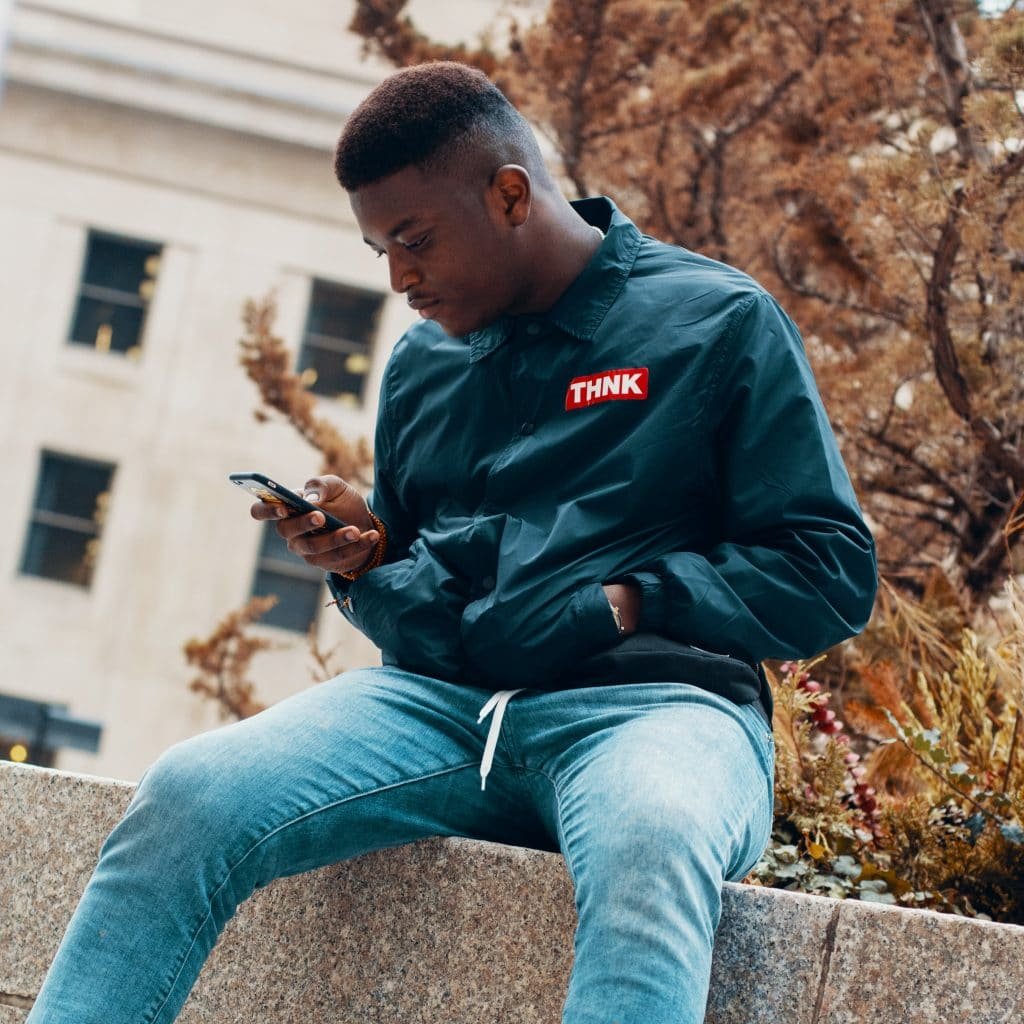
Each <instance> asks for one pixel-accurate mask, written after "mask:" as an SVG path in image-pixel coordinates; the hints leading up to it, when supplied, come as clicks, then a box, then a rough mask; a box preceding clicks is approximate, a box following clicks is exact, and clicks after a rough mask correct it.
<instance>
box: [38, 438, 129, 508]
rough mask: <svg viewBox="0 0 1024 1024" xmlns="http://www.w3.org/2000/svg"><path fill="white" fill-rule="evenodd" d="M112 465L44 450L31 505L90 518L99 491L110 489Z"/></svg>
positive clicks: (104, 491) (98, 496)
mask: <svg viewBox="0 0 1024 1024" xmlns="http://www.w3.org/2000/svg"><path fill="white" fill-rule="evenodd" d="M112 474H113V467H112V466H110V465H107V464H106V463H102V462H89V461H87V460H86V459H75V458H68V457H66V456H63V455H55V454H52V453H50V452H44V453H43V458H42V465H41V467H40V471H39V486H38V489H37V491H36V501H35V507H36V508H37V509H42V510H45V511H47V512H62V513H63V514H64V515H68V516H79V517H80V518H82V519H89V520H91V519H93V517H94V516H95V514H96V506H97V503H98V502H99V499H100V495H102V494H105V493H106V492H107V491H108V490H109V489H110V478H111V476H112Z"/></svg>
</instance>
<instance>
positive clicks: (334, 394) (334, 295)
mask: <svg viewBox="0 0 1024 1024" xmlns="http://www.w3.org/2000/svg"><path fill="white" fill-rule="evenodd" d="M383 302H384V299H383V297H382V296H381V295H378V294H376V293H374V292H364V291H360V290H358V289H355V288H347V287H345V286H344V285H340V284H332V283H331V282H329V281H314V282H313V289H312V293H311V296H310V301H309V314H308V316H307V318H306V334H305V337H304V339H303V343H302V350H301V352H300V353H299V372H300V374H301V375H302V378H303V381H304V383H305V384H306V386H307V387H308V388H309V389H310V390H311V391H313V392H314V393H315V394H318V395H326V396H328V397H331V398H342V399H345V400H349V401H351V402H353V403H356V404H358V403H359V402H361V401H362V399H363V392H364V390H365V384H366V375H367V374H368V373H369V372H370V350H371V347H372V345H373V336H374V333H375V332H376V330H377V320H378V318H379V316H380V310H381V307H382V305H383Z"/></svg>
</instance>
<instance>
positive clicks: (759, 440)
mask: <svg viewBox="0 0 1024 1024" xmlns="http://www.w3.org/2000/svg"><path fill="white" fill-rule="evenodd" d="M718 345H719V348H720V351H719V353H718V355H717V358H716V360H715V362H714V364H713V366H714V369H713V374H712V380H711V383H710V386H709V389H708V393H707V407H706V409H705V417H704V421H705V422H706V423H708V424H709V433H708V436H707V437H706V443H708V444H710V445H712V446H713V450H714V453H715V461H716V467H717V476H718V483H719V495H718V502H719V505H720V508H721V523H722V527H721V530H720V533H719V537H720V540H719V542H718V543H716V544H714V546H712V547H710V549H708V550H704V551H700V552H696V551H678V552H672V553H668V554H665V555H663V556H661V557H658V558H656V559H654V560H652V561H650V562H649V563H647V564H645V565H643V566H641V567H639V570H638V571H636V572H633V573H630V574H627V575H625V576H621V577H619V579H620V580H625V581H630V582H633V583H636V584H638V585H639V586H640V588H641V591H642V607H641V618H640V624H639V629H640V630H642V631H646V632H653V633H660V634H662V635H665V636H669V637H671V638H673V639H677V640H681V641H683V642H685V643H694V644H697V645H699V646H702V647H708V648H710V649H712V650H716V651H719V652H722V653H728V654H736V655H740V656H744V657H746V658H749V659H750V660H752V661H761V660H762V659H765V658H792V657H798V658H799V657H808V656H810V655H812V654H815V653H817V652H819V651H822V650H824V649H825V648H827V647H830V646H831V645H833V644H835V643H838V642H839V641H841V640H844V639H846V638H847V637H850V636H852V635H854V634H856V633H858V632H859V631H860V630H861V629H863V627H864V625H865V624H866V622H867V620H868V618H869V616H870V614H871V608H872V605H873V602H874V595H875V589H876V564H875V549H874V541H873V540H872V537H871V534H870V532H869V530H868V528H867V526H866V525H865V523H864V520H863V518H862V516H861V512H860V509H859V508H858V506H857V500H856V497H855V496H854V492H853V487H852V485H851V483H850V479H849V476H848V475H847V472H846V469H845V467H844V466H843V462H842V458H841V456H840V454H839V448H838V445H837V443H836V440H835V436H834V435H833V433H832V429H831V426H830V425H829V422H828V418H827V416H826V414H825V410H824V407H823V406H822V402H821V398H820V397H819V395H818V390H817V387H816V385H815V382H814V377H813V375H812V373H811V369H810V366H809V364H808V362H807V358H806V356H805V353H804V348H803V343H802V341H801V339H800V335H799V333H798V332H797V329H796V327H795V326H794V325H793V323H792V321H790V319H789V318H788V317H787V316H786V314H785V313H784V312H783V311H782V310H781V309H780V308H779V306H778V305H777V303H776V302H775V301H774V299H772V298H771V296H769V295H767V294H765V293H762V292H759V293H757V294H755V295H754V296H752V297H751V298H750V299H748V300H745V304H744V305H743V306H742V307H740V308H739V309H738V311H737V315H736V316H735V317H734V319H733V321H732V327H731V329H730V330H729V331H728V332H727V333H726V334H725V335H724V336H723V337H722V338H721V339H720V340H719V342H718Z"/></svg>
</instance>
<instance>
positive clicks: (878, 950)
mask: <svg viewBox="0 0 1024 1024" xmlns="http://www.w3.org/2000/svg"><path fill="white" fill-rule="evenodd" d="M819 1019H820V1022H821V1024H862V1022H863V1021H866V1020H870V1021H872V1024H960V1022H963V1024H968V1022H970V1024H1019V1022H1022V1021H1024V928H1016V927H1013V926H1012V925H1002V924H992V923H989V922H985V921H974V920H958V919H957V918H954V917H951V916H949V915H946V914H936V913H932V912H930V911H923V910H921V911H912V912H911V911H906V910H901V909H898V908H895V907H886V906H879V905H872V904H865V903H852V902H849V903H843V904H841V907H840V912H839V919H838V925H837V927H836V930H835V940H834V946H833V949H832V951H831V955H830V957H829V963H828V969H827V974H826V976H825V983H824V986H823V989H822V998H821V1008H820V1017H819Z"/></svg>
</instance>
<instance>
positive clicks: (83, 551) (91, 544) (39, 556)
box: [21, 523, 98, 587]
mask: <svg viewBox="0 0 1024 1024" xmlns="http://www.w3.org/2000/svg"><path fill="white" fill-rule="evenodd" d="M97 543H98V542H97V540H96V538H95V537H90V536H89V534H87V533H81V532H79V531H78V530H66V529H63V528H62V527H59V526H46V525H44V524H43V523H32V525H31V526H30V527H29V532H28V541H27V543H26V544H25V557H24V558H23V559H22V563H21V571H22V572H23V573H25V574H26V575H29V576H43V577H45V578H47V579H51V580H63V581H64V582H65V583H74V584H77V585H78V586H80V587H87V586H89V584H90V583H91V582H92V570H93V565H94V563H95V554H96V550H97V547H96V546H97Z"/></svg>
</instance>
